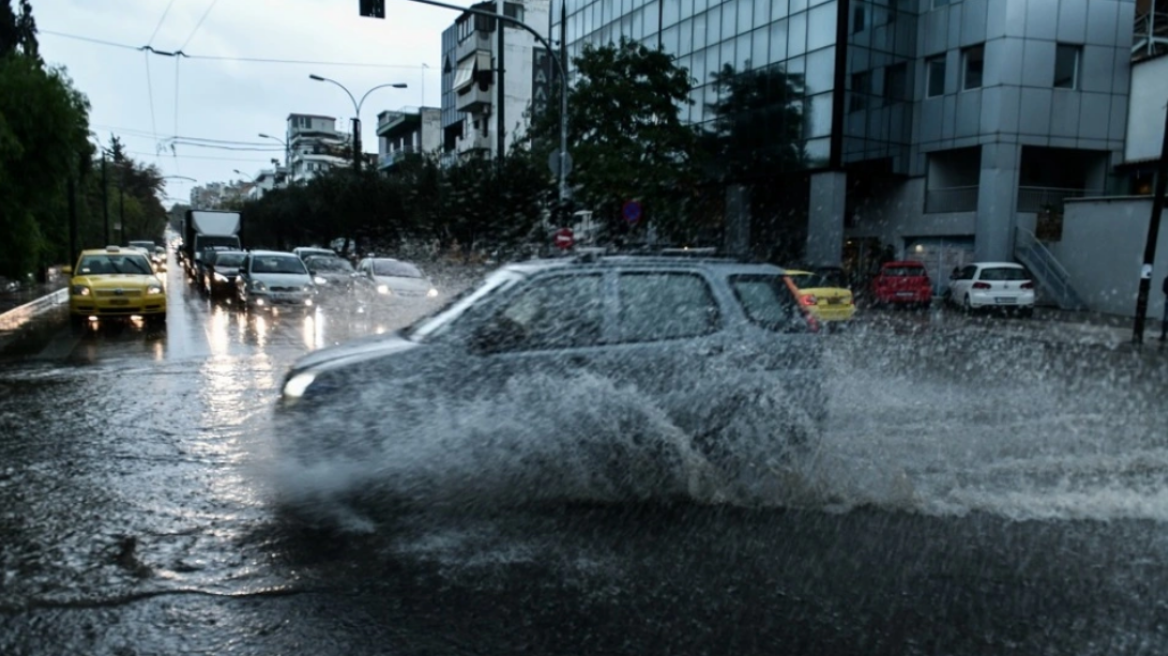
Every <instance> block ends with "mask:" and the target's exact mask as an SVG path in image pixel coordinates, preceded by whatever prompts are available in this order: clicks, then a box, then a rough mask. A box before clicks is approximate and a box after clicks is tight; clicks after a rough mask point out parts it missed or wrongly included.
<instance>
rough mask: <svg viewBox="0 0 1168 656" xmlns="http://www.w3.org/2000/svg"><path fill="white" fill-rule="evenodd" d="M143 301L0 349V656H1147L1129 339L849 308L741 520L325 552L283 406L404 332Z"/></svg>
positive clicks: (1159, 465) (673, 521)
mask: <svg viewBox="0 0 1168 656" xmlns="http://www.w3.org/2000/svg"><path fill="white" fill-rule="evenodd" d="M458 284H459V283H450V284H449V285H448V286H450V287H454V286H457V285H458ZM168 286H169V292H170V293H169V298H168V302H169V310H168V326H167V327H166V329H165V330H159V331H155V330H147V329H146V328H145V327H144V326H140V325H135V324H130V325H111V326H102V327H100V328H99V329H97V330H91V331H87V332H85V333H83V334H75V333H73V332H72V331H70V329H69V328H68V326H67V324H66V321H65V319H66V317H65V316H64V313H63V310H62V307H60V306H58V307H55V308H49V309H48V310H46V311H44V312H40V313H38V314H37V316H36V319H35V320H34V322H33V323H30V324H28V325H26V326H24V327H23V328H22V329H21V330H20V331H18V334H15V335H11V336H10V337H9V339H8V340H7V341H6V342H4V343H3V344H2V345H0V348H2V353H0V653H2V654H6V655H7V654H13V655H23V654H29V655H33V654H37V655H40V654H65V653H69V654H118V655H121V654H284V653H290V652H295V653H302V652H315V653H321V654H339V653H349V654H508V653H530V654H583V653H595V654H601V653H603V654H784V653H790V654H828V653H832V654H836V653H839V654H1005V653H1017V654H1158V653H1163V652H1164V651H1165V650H1166V649H1168V593H1166V592H1165V590H1168V558H1166V557H1165V556H1168V537H1166V536H1168V533H1166V532H1165V530H1164V529H1165V526H1166V523H1168V403H1165V401H1164V398H1165V393H1166V390H1168V359H1166V358H1165V355H1164V352H1163V351H1162V350H1160V349H1158V348H1155V347H1152V346H1146V347H1144V348H1143V349H1133V348H1131V347H1130V345H1127V344H1126V340H1127V337H1126V336H1124V335H1123V331H1124V327H1123V326H1107V325H1093V324H1088V323H1086V322H1078V323H1071V322H1064V323H1065V324H1066V325H1062V324H1059V325H1056V324H1054V322H1050V321H1041V320H1038V319H1036V320H1031V321H1026V320H1013V319H1001V318H997V317H978V318H972V319H971V318H969V317H964V316H961V315H959V314H956V313H950V312H946V311H944V310H938V311H933V312H923V313H912V312H889V313H872V314H871V315H870V316H867V317H865V319H864V320H863V321H861V322H859V323H857V324H856V325H855V326H853V327H851V329H850V330H846V331H843V332H840V333H836V334H832V335H830V336H828V339H829V340H830V341H831V348H830V354H829V359H830V366H829V369H828V373H827V375H828V376H829V388H830V390H831V392H832V401H831V406H830V420H829V426H828V430H827V434H826V435H825V436H824V438H823V442H822V444H821V446H820V448H819V451H818V452H817V453H816V454H815V455H814V457H813V458H812V459H811V460H810V461H809V462H807V463H806V464H805V465H804V466H802V467H800V468H799V469H797V470H795V471H793V472H790V476H791V480H790V481H789V490H790V491H791V493H790V494H788V495H786V496H784V497H783V498H781V499H774V500H773V502H772V503H764V504H763V505H762V507H740V506H733V505H713V506H711V505H704V504H698V503H684V502H673V503H668V504H666V503H629V504H609V505H597V504H592V503H588V502H585V501H579V502H573V501H571V500H568V501H565V502H563V503H555V504H547V503H543V504H534V503H533V504H531V505H529V506H520V507H508V508H491V507H487V506H484V505H483V504H479V503H474V501H475V500H474V499H467V500H466V501H467V503H465V504H463V505H462V506H454V507H447V508H443V509H432V510H425V509H422V510H418V509H415V510H410V511H400V510H393V509H382V510H381V511H380V512H374V513H373V515H372V518H373V520H374V526H373V528H372V529H371V530H366V531H360V532H339V531H325V530H318V529H314V528H310V527H307V526H305V525H304V524H302V523H301V522H300V521H298V520H297V519H296V518H295V517H292V516H289V515H287V514H286V513H284V512H283V511H281V510H280V509H279V508H278V507H277V506H276V505H275V504H274V503H273V502H272V499H273V496H274V492H275V491H274V489H273V486H274V482H273V481H274V478H273V476H272V475H271V474H272V469H273V465H274V463H273V461H272V457H271V453H270V448H269V447H270V444H271V440H272V439H273V436H272V435H271V432H270V429H271V421H270V419H271V411H272V405H273V402H274V400H275V397H276V391H277V387H278V385H279V382H280V379H281V376H282V375H283V372H284V371H285V370H286V368H287V367H288V366H289V365H290V364H291V362H292V361H293V360H295V359H296V358H297V357H298V356H300V355H302V354H303V353H305V352H307V351H309V350H312V349H316V348H319V347H321V346H324V345H326V344H330V343H334V342H337V341H344V340H346V339H348V338H351V337H355V336H358V335H362V334H368V333H370V332H378V331H385V330H392V329H393V328H394V327H395V326H397V325H400V324H401V323H403V322H405V321H408V319H409V318H408V317H406V316H403V315H401V314H398V313H396V312H393V311H388V310H379V311H376V312H372V313H357V312H356V311H355V310H354V309H353V308H350V307H345V308H329V307H325V308H322V309H321V310H320V311H318V312H316V313H314V314H313V315H312V316H309V317H298V316H295V317H294V316H287V317H285V316H278V317H267V316H261V317H256V316H252V317H249V316H247V315H245V314H244V313H241V312H238V311H236V310H235V309H233V308H231V307H229V306H225V305H222V304H212V303H210V302H208V301H207V300H205V299H203V298H201V297H199V296H198V295H197V294H193V293H189V292H188V290H187V289H186V288H184V286H183V282H182V281H181V279H180V277H179V274H178V272H177V271H174V270H173V269H172V272H171V273H170V274H169V278H168ZM588 394H589V392H588V391H585V390H564V397H565V398H564V403H565V405H566V406H567V405H580V404H589V403H602V402H603V401H604V400H603V399H602V398H597V397H591V396H589V395H588ZM481 421H484V422H489V421H491V419H490V418H489V417H487V418H482V419H481ZM500 424H501V425H504V424H503V422H500ZM480 428H481V427H480ZM549 437H550V436H549ZM510 446H512V447H519V448H521V446H522V445H521V444H517V443H512V444H510ZM521 456H522V453H519V454H516V453H515V452H514V451H510V452H508V453H501V454H500V461H502V460H504V459H508V458H516V457H521ZM502 464H503V463H502V462H492V461H484V462H482V463H481V471H482V472H484V476H489V474H490V472H492V471H494V470H496V469H497V470H498V471H504V470H505V469H506V468H505V467H503V466H502ZM330 483H331V484H334V485H336V486H339V487H343V486H344V485H345V483H346V482H345V479H344V476H343V475H342V474H339V473H338V474H337V475H336V477H335V479H333V480H332V481H330ZM497 484H498V485H507V484H508V481H507V480H506V479H505V478H504V477H500V478H499V479H498V481H497Z"/></svg>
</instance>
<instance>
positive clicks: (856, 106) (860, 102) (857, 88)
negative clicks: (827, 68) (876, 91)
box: [848, 71, 872, 112]
mask: <svg viewBox="0 0 1168 656" xmlns="http://www.w3.org/2000/svg"><path fill="white" fill-rule="evenodd" d="M871 93H872V72H871V71H864V72H863V73H852V94H851V95H850V96H849V97H848V111H849V112H858V111H861V110H863V109H867V108H868V96H869V95H870V94H871Z"/></svg>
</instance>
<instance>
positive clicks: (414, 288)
mask: <svg viewBox="0 0 1168 656" xmlns="http://www.w3.org/2000/svg"><path fill="white" fill-rule="evenodd" d="M357 281H358V284H359V285H360V287H359V291H360V292H361V295H362V297H363V298H364V300H365V301H367V302H371V303H376V302H392V303H402V302H405V303H409V302H415V301H419V300H422V299H427V298H429V299H433V298H437V297H438V289H437V288H436V287H435V286H434V283H432V282H430V279H429V278H427V277H426V274H424V273H422V271H421V269H419V268H418V267H417V266H416V265H414V264H412V263H410V262H405V261H402V260H395V259H393V258H389V257H367V258H365V259H363V260H361V261H360V262H358V263H357Z"/></svg>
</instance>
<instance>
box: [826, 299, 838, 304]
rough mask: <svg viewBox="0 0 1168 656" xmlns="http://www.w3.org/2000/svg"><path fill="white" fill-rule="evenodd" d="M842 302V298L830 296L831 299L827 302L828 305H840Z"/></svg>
mask: <svg viewBox="0 0 1168 656" xmlns="http://www.w3.org/2000/svg"><path fill="white" fill-rule="evenodd" d="M841 302H842V301H840V299H838V298H829V299H827V304H828V305H839V304H840V303H841Z"/></svg>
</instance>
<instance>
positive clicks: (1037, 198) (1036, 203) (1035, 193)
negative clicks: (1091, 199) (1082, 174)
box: [1018, 187, 1101, 213]
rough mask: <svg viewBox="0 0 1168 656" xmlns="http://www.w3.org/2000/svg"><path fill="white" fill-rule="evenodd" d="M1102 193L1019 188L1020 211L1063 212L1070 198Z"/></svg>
mask: <svg viewBox="0 0 1168 656" xmlns="http://www.w3.org/2000/svg"><path fill="white" fill-rule="evenodd" d="M1099 193H1101V192H1100V191H1099V190H1094V189H1075V188H1066V187H1018V211H1019V212H1041V211H1043V210H1045V209H1051V210H1053V211H1055V212H1060V213H1061V212H1062V211H1063V201H1065V200H1066V199H1068V198H1082V197H1084V196H1091V195H1096V194H1099Z"/></svg>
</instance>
